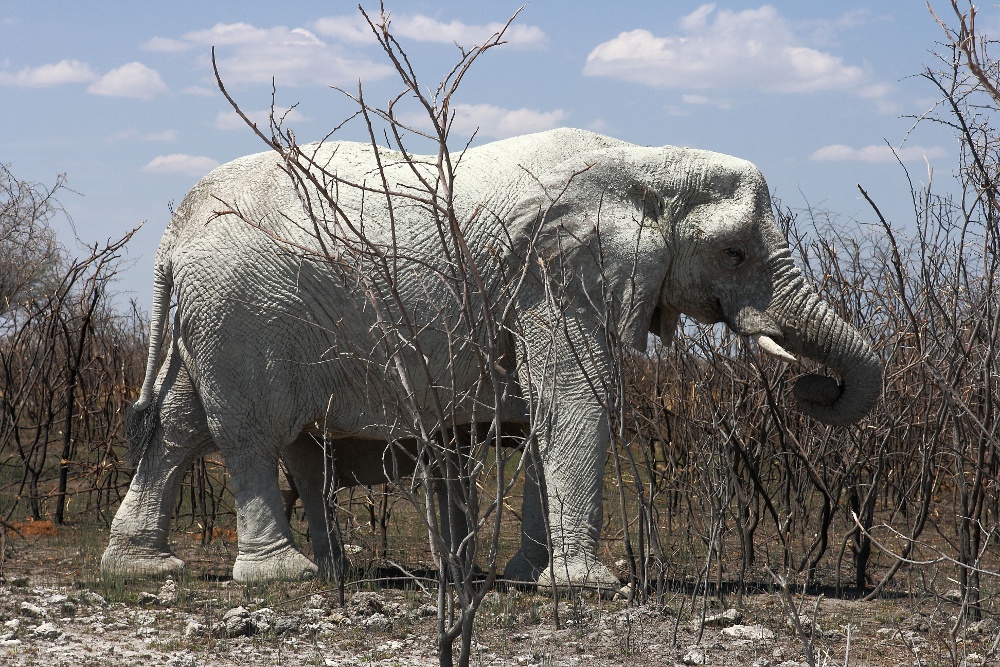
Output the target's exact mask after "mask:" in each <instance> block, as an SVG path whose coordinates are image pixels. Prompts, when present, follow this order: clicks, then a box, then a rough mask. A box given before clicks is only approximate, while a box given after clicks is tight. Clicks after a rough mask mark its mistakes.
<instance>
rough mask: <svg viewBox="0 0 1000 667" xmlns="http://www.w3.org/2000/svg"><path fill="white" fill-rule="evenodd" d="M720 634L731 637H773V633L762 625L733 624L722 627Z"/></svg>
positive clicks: (756, 638) (760, 638)
mask: <svg viewBox="0 0 1000 667" xmlns="http://www.w3.org/2000/svg"><path fill="white" fill-rule="evenodd" d="M722 634H724V635H726V636H727V637H732V638H733V639H755V640H764V639H774V633H773V632H771V631H770V630H768V629H767V628H765V627H764V626H763V625H733V626H731V627H728V628H723V629H722Z"/></svg>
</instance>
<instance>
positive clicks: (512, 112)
mask: <svg viewBox="0 0 1000 667" xmlns="http://www.w3.org/2000/svg"><path fill="white" fill-rule="evenodd" d="M451 109H452V111H453V112H454V113H455V120H454V122H453V123H452V126H451V136H452V138H453V139H456V140H459V139H467V138H468V137H470V136H472V133H473V132H475V133H476V137H477V138H479V139H483V138H487V137H488V138H492V139H505V138H507V137H515V136H517V135H519V134H528V133H530V132H541V131H543V130H551V129H552V128H554V127H558V126H559V125H560V124H561V123H562V121H563V120H565V119H566V117H567V116H568V114H567V113H566V112H565V111H563V110H562V109H554V110H552V111H539V110H537V109H523V108H522V109H504V108H503V107H498V106H494V105H492V104H453V105H452V107H451ZM398 118H399V120H400V122H402V123H403V125H407V126H409V127H412V128H414V129H416V130H421V131H424V132H427V131H430V121H428V119H427V116H426V114H425V113H423V112H420V111H412V112H407V113H403V114H400V115H399V116H398Z"/></svg>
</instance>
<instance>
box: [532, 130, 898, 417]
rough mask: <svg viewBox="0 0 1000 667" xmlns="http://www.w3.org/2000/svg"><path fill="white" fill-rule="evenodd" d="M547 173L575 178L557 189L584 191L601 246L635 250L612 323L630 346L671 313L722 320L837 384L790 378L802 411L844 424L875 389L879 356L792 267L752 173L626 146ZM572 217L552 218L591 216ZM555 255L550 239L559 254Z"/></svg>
mask: <svg viewBox="0 0 1000 667" xmlns="http://www.w3.org/2000/svg"><path fill="white" fill-rule="evenodd" d="M558 171H559V172H560V174H559V175H558V176H557V179H562V180H563V181H565V180H567V179H568V178H569V176H568V174H574V175H575V178H577V179H579V181H580V182H579V183H577V184H575V185H574V186H572V187H569V188H566V186H565V185H564V186H563V187H564V189H565V190H566V191H568V192H569V195H568V196H567V198H568V199H570V200H572V199H573V198H574V193H573V192H572V191H573V190H577V189H580V190H583V191H589V192H590V204H588V205H587V206H588V207H589V210H590V211H593V210H599V211H600V216H599V221H600V222H599V224H600V225H601V226H603V227H604V228H605V232H604V233H602V234H601V236H602V237H604V240H603V243H604V245H605V248H608V247H612V246H615V245H617V246H618V247H622V246H626V245H629V244H631V245H632V246H633V247H635V249H636V250H637V251H638V252H637V253H636V254H635V259H634V260H633V261H631V262H623V261H620V260H618V261H617V265H618V268H619V269H621V268H623V267H624V268H625V269H631V270H632V271H633V272H634V273H636V274H638V275H637V278H638V279H637V278H636V277H635V276H633V277H630V278H628V279H623V278H619V279H618V284H619V285H621V286H624V287H623V289H622V290H621V291H623V292H629V293H630V294H629V295H628V297H627V300H630V301H631V302H632V303H633V304H635V306H634V307H633V308H632V309H631V310H629V308H627V307H626V308H624V309H623V310H624V311H625V314H624V315H623V320H622V321H623V322H624V324H623V329H624V330H625V331H626V332H627V334H626V335H627V336H629V337H631V339H632V341H633V343H634V344H635V345H636V346H639V347H644V344H645V340H644V339H645V334H646V331H647V327H646V323H650V324H649V326H648V330H649V331H652V332H653V333H656V334H659V335H661V337H663V338H664V339H665V342H666V341H668V340H669V339H670V337H671V336H672V334H673V331H674V329H675V328H676V326H677V320H678V317H679V316H680V315H681V314H686V315H689V316H691V317H693V318H695V319H696V320H698V321H700V322H703V323H708V324H714V323H719V322H722V323H725V324H726V325H727V326H728V327H730V328H731V329H732V330H733V331H735V332H736V333H738V334H741V335H743V336H746V337H748V338H752V339H754V340H755V341H756V343H757V345H758V347H759V348H760V349H761V350H763V351H764V352H766V353H768V354H770V355H772V356H775V357H778V358H780V359H783V360H785V361H789V362H794V361H795V357H794V356H793V353H794V354H800V355H802V356H803V357H806V358H808V359H811V360H813V361H816V362H818V363H820V364H822V365H824V366H826V367H827V368H829V369H831V370H832V371H833V372H834V373H836V374H837V375H838V376H839V377H840V381H839V382H838V381H836V380H834V379H833V378H830V377H826V376H821V375H805V376H803V377H801V378H799V380H798V381H797V382H796V384H795V386H794V390H793V391H794V394H795V397H796V399H797V402H798V405H799V407H800V408H801V410H802V411H803V412H804V413H805V414H807V415H809V416H811V417H813V418H815V419H818V420H819V421H821V422H823V423H826V424H832V425H846V424H850V423H853V422H856V421H858V420H859V419H861V418H862V417H863V416H865V415H866V414H867V413H868V412H869V411H870V410H871V408H872V406H873V405H874V403H875V401H876V399H877V398H878V396H879V394H880V393H881V390H882V369H881V366H880V364H879V362H878V359H877V358H876V356H875V355H874V353H873V352H872V350H871V348H870V347H869V345H868V344H867V343H866V342H865V341H864V339H863V338H862V336H861V334H860V333H859V332H858V331H857V329H855V328H854V327H853V326H851V325H850V324H848V323H847V322H845V321H844V320H843V319H841V318H840V317H839V316H838V315H837V314H836V313H835V312H834V311H833V309H832V308H831V307H830V306H829V305H828V304H827V303H826V302H824V301H823V300H821V299H820V298H819V296H818V295H817V294H816V292H815V291H814V290H813V289H812V287H811V286H810V285H808V284H807V282H806V281H805V279H804V278H803V276H802V273H801V271H800V270H799V269H798V268H797V267H796V266H795V264H794V262H793V260H792V256H791V252H790V250H789V247H788V243H787V241H786V239H785V236H784V234H783V233H782V231H781V229H780V228H779V227H778V225H777V223H776V221H775V219H774V214H773V211H772V205H771V199H770V195H769V192H768V188H767V184H766V183H765V181H764V177H763V176H762V175H761V173H760V171H759V170H758V169H757V168H756V167H755V166H754V165H752V164H751V163H749V162H747V161H745V160H740V159H738V158H734V157H730V156H728V155H722V154H719V153H714V152H710V151H703V150H694V149H687V148H674V147H669V146H668V147H661V148H638V147H634V146H630V147H628V148H626V149H620V148H608V149H603V150H598V151H594V152H592V153H590V154H589V155H586V156H584V157H582V158H577V159H575V160H572V161H569V162H568V163H566V164H564V165H562V166H561V168H560V169H559V170H558ZM553 186H554V182H553V183H552V184H550V187H549V188H548V191H553V189H554V188H553ZM598 190H599V191H600V194H599V199H600V201H599V203H598V204H594V203H593V200H594V198H595V196H594V192H595V191H598ZM553 208H554V209H555V208H558V206H557V205H554V206H553ZM571 208H572V207H569V206H568V207H567V209H571ZM581 210H582V209H579V208H578V209H577V210H576V211H575V212H570V214H568V215H561V216H559V225H558V226H559V229H560V230H565V229H567V228H569V232H570V234H571V236H572V238H573V239H581V238H586V237H587V235H588V234H587V232H588V230H592V229H593V228H594V226H595V222H594V220H595V216H594V215H592V214H591V215H588V214H583V213H581ZM633 223H638V227H636V225H635V224H633ZM637 228H638V230H639V231H638V232H636V229H637ZM623 230H628V231H624V232H623ZM591 235H592V236H593V234H591ZM615 237H616V238H615ZM542 238H543V243H544V236H543V237H542ZM564 238H565V235H564ZM609 238H612V240H610V242H609ZM550 245H553V246H554V244H553V243H550ZM566 247H567V244H566V243H565V241H564V240H563V241H561V242H560V243H559V249H560V251H561V252H563V254H565V250H566ZM602 252H604V253H606V252H607V250H606V249H605V250H602ZM594 270H595V269H594V268H593V267H591V268H586V267H584V268H582V269H580V270H579V273H580V274H581V275H586V274H587V273H588V272H593V271H594ZM647 279H651V280H648V281H647Z"/></svg>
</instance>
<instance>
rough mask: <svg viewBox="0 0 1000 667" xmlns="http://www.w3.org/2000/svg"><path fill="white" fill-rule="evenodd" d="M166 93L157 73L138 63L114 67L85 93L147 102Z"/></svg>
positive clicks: (165, 88) (165, 86)
mask: <svg viewBox="0 0 1000 667" xmlns="http://www.w3.org/2000/svg"><path fill="white" fill-rule="evenodd" d="M166 91H167V85H166V84H165V83H163V79H161V78H160V74H159V72H157V71H156V70H155V69H150V68H149V67H146V66H145V65H143V64H142V63H140V62H132V63H128V64H126V65H122V66H121V67H116V68H115V69H113V70H111V71H110V72H108V73H107V74H105V75H104V76H102V77H101V78H100V79H98V80H97V81H95V82H94V83H92V84H90V85H89V86H88V87H87V92H88V93H92V94H94V95H108V96H110V97H132V98H136V99H140V100H148V99H151V98H153V97H154V96H155V95H158V94H160V93H164V92H166Z"/></svg>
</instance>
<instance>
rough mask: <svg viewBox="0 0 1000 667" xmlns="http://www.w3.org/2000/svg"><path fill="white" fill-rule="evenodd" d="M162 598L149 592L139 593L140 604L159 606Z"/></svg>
mask: <svg viewBox="0 0 1000 667" xmlns="http://www.w3.org/2000/svg"><path fill="white" fill-rule="evenodd" d="M159 602H160V596H158V595H157V594H156V593H150V592H149V591H142V592H140V593H139V604H159Z"/></svg>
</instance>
